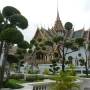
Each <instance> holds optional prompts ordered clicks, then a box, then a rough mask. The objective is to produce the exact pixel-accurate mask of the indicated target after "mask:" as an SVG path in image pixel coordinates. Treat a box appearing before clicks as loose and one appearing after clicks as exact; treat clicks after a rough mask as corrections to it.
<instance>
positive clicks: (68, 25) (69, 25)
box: [64, 22, 73, 30]
mask: <svg viewBox="0 0 90 90" xmlns="http://www.w3.org/2000/svg"><path fill="white" fill-rule="evenodd" d="M64 27H65V29H66V30H71V29H72V27H73V24H72V23H71V22H66V23H65V26H64Z"/></svg>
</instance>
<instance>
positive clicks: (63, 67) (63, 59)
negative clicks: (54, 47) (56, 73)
mask: <svg viewBox="0 0 90 90" xmlns="http://www.w3.org/2000/svg"><path fill="white" fill-rule="evenodd" d="M62 53H63V57H62V71H63V72H64V71H65V55H64V47H63V52H62Z"/></svg>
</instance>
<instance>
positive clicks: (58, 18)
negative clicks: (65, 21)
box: [57, 0, 60, 20]
mask: <svg viewBox="0 0 90 90" xmlns="http://www.w3.org/2000/svg"><path fill="white" fill-rule="evenodd" d="M57 20H60V17H59V10H58V0H57Z"/></svg>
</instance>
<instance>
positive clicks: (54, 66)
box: [49, 59, 60, 75]
mask: <svg viewBox="0 0 90 90" xmlns="http://www.w3.org/2000/svg"><path fill="white" fill-rule="evenodd" d="M51 62H52V64H51V65H50V69H49V71H50V72H52V74H53V75H55V74H57V73H58V72H59V69H60V67H58V65H57V59H53V60H51Z"/></svg>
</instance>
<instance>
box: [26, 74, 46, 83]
mask: <svg viewBox="0 0 90 90" xmlns="http://www.w3.org/2000/svg"><path fill="white" fill-rule="evenodd" d="M44 79H45V77H44V76H42V75H33V76H31V75H28V76H27V77H26V81H30V82H34V81H39V80H44Z"/></svg>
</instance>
